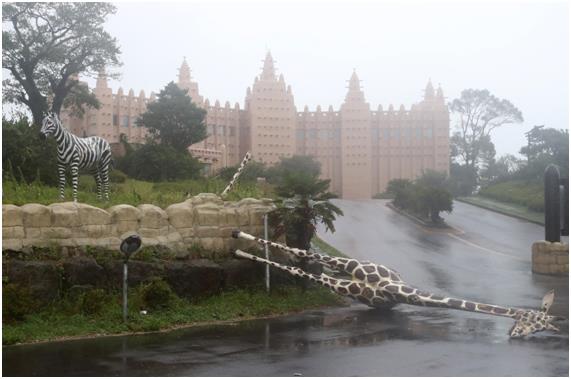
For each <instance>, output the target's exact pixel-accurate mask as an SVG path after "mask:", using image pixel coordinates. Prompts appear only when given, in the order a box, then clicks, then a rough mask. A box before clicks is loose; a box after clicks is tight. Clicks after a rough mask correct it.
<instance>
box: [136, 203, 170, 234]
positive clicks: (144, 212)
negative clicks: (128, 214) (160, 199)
mask: <svg viewBox="0 0 571 379" xmlns="http://www.w3.org/2000/svg"><path fill="white" fill-rule="evenodd" d="M137 208H139V210H140V211H141V221H140V224H141V228H162V227H165V226H168V215H167V213H166V212H165V211H164V210H162V209H161V208H159V207H157V206H156V205H152V204H142V205H139V206H138V207H137Z"/></svg>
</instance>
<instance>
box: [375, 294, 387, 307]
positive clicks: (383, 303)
mask: <svg viewBox="0 0 571 379" xmlns="http://www.w3.org/2000/svg"><path fill="white" fill-rule="evenodd" d="M385 303H386V301H385V300H384V299H382V298H380V297H377V296H375V297H374V298H373V305H377V306H381V305H385Z"/></svg>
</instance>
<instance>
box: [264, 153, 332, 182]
mask: <svg viewBox="0 0 571 379" xmlns="http://www.w3.org/2000/svg"><path fill="white" fill-rule="evenodd" d="M304 172H305V173H308V174H309V175H310V176H313V177H316V178H317V177H319V175H320V174H321V163H319V162H318V161H316V160H315V158H314V157H312V156H309V155H294V156H292V157H289V158H284V157H281V158H280V162H279V163H278V164H276V165H275V166H273V167H270V168H268V170H267V173H266V175H267V176H268V181H269V182H271V183H274V184H278V183H279V182H280V181H281V180H282V178H283V177H285V175H286V174H287V173H304Z"/></svg>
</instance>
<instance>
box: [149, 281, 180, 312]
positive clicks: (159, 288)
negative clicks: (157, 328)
mask: <svg viewBox="0 0 571 379" xmlns="http://www.w3.org/2000/svg"><path fill="white" fill-rule="evenodd" d="M140 296H141V302H142V304H141V305H142V306H143V307H145V308H147V309H150V310H158V309H164V308H167V307H169V305H171V304H172V302H173V301H174V300H175V298H176V295H175V294H174V293H173V291H172V289H171V288H170V286H169V285H168V283H167V282H165V281H164V280H163V279H160V278H153V279H151V281H150V282H149V283H147V284H143V285H142V286H141V287H140Z"/></svg>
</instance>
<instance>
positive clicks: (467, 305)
mask: <svg viewBox="0 0 571 379" xmlns="http://www.w3.org/2000/svg"><path fill="white" fill-rule="evenodd" d="M464 307H465V308H466V309H467V310H469V311H473V310H475V309H476V304H474V303H472V302H470V301H466V302H465V303H464Z"/></svg>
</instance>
